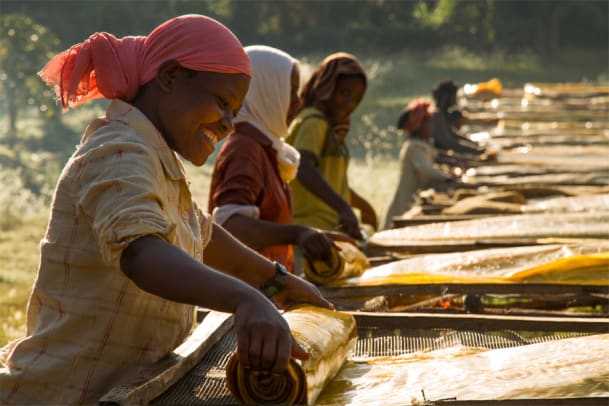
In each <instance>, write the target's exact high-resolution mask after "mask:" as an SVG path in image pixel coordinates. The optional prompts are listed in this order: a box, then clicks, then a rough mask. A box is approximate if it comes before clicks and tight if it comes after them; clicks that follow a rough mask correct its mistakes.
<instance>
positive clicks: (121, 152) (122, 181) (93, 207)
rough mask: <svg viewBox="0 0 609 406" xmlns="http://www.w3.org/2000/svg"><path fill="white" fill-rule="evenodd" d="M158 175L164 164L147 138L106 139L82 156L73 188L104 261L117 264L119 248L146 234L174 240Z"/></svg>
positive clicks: (168, 240)
mask: <svg viewBox="0 0 609 406" xmlns="http://www.w3.org/2000/svg"><path fill="white" fill-rule="evenodd" d="M162 179H164V174H163V167H162V165H161V163H160V161H159V160H158V157H157V156H156V155H155V153H154V151H153V150H152V149H150V147H147V146H146V145H145V144H138V143H135V142H131V143H125V142H122V143H107V144H103V145H101V146H98V147H96V148H94V149H92V150H91V151H89V152H88V153H87V154H86V156H85V157H84V158H83V163H82V165H81V167H80V169H79V176H78V177H77V178H76V182H77V184H76V185H75V186H76V187H75V189H74V190H75V191H76V193H77V196H76V202H77V210H79V211H80V212H81V213H83V215H84V216H85V217H86V218H87V219H88V221H89V222H90V225H91V228H92V231H93V234H94V235H95V236H96V237H97V243H98V247H99V252H100V254H101V256H102V259H103V261H104V262H106V263H108V264H109V265H112V266H115V267H120V257H121V253H122V251H123V250H124V249H125V248H126V247H127V246H128V245H129V244H130V243H131V242H132V241H134V240H136V239H138V238H140V237H143V236H146V235H156V236H158V237H160V238H162V239H164V240H166V241H167V242H169V243H171V244H174V243H175V238H176V237H175V233H176V224H175V223H172V222H170V221H169V220H168V218H169V217H168V216H167V214H166V212H165V211H166V209H167V208H166V207H165V205H166V204H167V202H165V201H164V199H163V196H164V195H165V193H164V187H166V186H165V185H164V183H163V182H161V181H160V180H162Z"/></svg>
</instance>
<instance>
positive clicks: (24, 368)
mask: <svg viewBox="0 0 609 406" xmlns="http://www.w3.org/2000/svg"><path fill="white" fill-rule="evenodd" d="M40 76H41V77H42V78H43V79H44V80H45V81H46V82H47V83H48V84H50V85H52V86H54V87H55V89H56V91H57V93H58V95H59V96H60V98H61V102H62V105H63V107H64V108H66V109H67V108H69V107H75V106H78V105H79V104H81V103H84V102H85V101H87V100H90V99H94V98H99V97H105V98H107V99H110V100H111V103H110V104H109V106H108V109H107V112H106V115H105V116H104V117H102V118H99V119H96V120H93V122H91V124H90V125H89V126H88V128H87V129H86V131H85V134H84V136H83V138H82V141H81V143H80V145H79V146H78V147H77V149H76V151H75V152H74V154H73V155H72V157H71V158H70V160H69V161H68V163H67V164H66V166H65V168H64V170H63V172H62V174H61V176H60V179H59V181H58V184H57V187H56V190H55V193H54V198H53V203H52V206H51V214H50V220H49V224H48V228H47V232H46V235H45V237H44V239H43V240H42V242H41V256H40V265H39V266H40V267H39V270H38V276H37V278H36V281H35V283H34V286H33V291H32V294H31V296H30V301H29V304H28V312H27V317H28V320H27V332H26V336H25V337H24V338H21V339H19V340H16V341H14V342H12V343H9V344H8V345H7V346H6V347H5V348H3V349H1V350H0V364H1V365H2V368H0V404H3V405H4V404H7V405H9V404H74V403H78V404H91V403H97V401H98V399H99V397H100V396H101V395H103V393H104V392H105V391H107V390H109V389H110V388H112V387H114V386H116V385H119V384H121V383H122V382H124V381H125V380H127V379H129V378H133V376H134V375H136V374H137V373H138V371H140V370H141V369H143V368H146V367H147V366H150V365H151V364H153V363H154V362H156V361H158V360H160V359H161V358H163V357H165V356H166V355H167V354H168V353H170V352H171V351H172V350H173V349H174V348H175V347H177V346H178V345H179V344H180V343H182V342H183V340H184V339H185V337H186V336H187V334H188V333H189V331H190V329H191V327H192V323H193V315H194V308H193V305H198V306H204V307H207V308H211V309H215V310H220V311H224V312H230V313H234V328H235V333H236V335H237V345H238V356H239V360H240V362H241V363H244V365H245V366H246V367H251V368H252V369H254V370H263V371H267V372H278V371H282V370H284V369H285V367H286V365H287V362H288V359H289V357H290V355H292V356H295V357H297V358H306V357H307V354H306V353H304V351H303V350H302V349H301V348H300V347H298V345H297V344H295V342H294V341H293V340H292V338H291V335H290V332H289V328H288V326H287V324H286V322H285V321H284V320H283V318H282V317H281V315H280V314H279V313H278V311H277V309H276V308H275V305H274V304H273V302H272V301H271V300H269V299H270V297H271V296H272V300H273V301H274V302H275V304H277V305H283V304H285V303H287V300H288V299H289V300H290V301H296V302H307V303H312V304H316V305H320V306H325V307H331V305H330V304H329V303H328V302H327V301H325V300H324V299H323V298H322V297H321V296H320V294H319V291H318V290H317V289H316V288H315V287H313V286H312V285H311V284H310V283H308V282H306V281H304V280H302V279H300V278H298V277H295V276H293V275H288V274H286V272H285V268H284V267H283V266H282V265H281V264H278V263H273V262H271V261H269V260H267V259H266V258H264V257H262V256H261V255H259V254H257V253H256V252H255V251H252V250H250V249H248V248H246V247H245V246H244V245H243V244H241V243H239V242H238V241H237V240H235V239H234V238H233V237H231V236H230V234H228V233H227V232H226V231H224V230H223V229H222V228H221V227H219V226H217V225H215V224H214V223H213V222H212V221H211V220H210V217H209V216H208V215H207V214H205V213H204V212H203V211H201V210H200V209H199V208H198V206H197V205H196V204H195V203H194V202H193V200H192V198H191V194H190V191H189V188H188V182H187V180H186V178H185V173H184V168H183V166H182V164H181V161H180V159H179V158H178V154H179V155H181V156H182V158H184V159H186V160H188V161H190V162H192V163H193V164H195V165H203V164H204V163H205V160H206V159H207V157H208V156H209V155H210V154H211V153H212V152H213V151H214V148H215V145H216V143H217V142H218V141H219V140H221V139H223V138H224V137H226V136H227V135H228V134H229V133H230V132H231V131H232V130H233V118H234V116H235V115H236V113H237V111H238V110H239V109H240V107H241V104H242V101H243V99H244V97H245V94H246V92H247V89H248V86H249V81H250V77H251V72H250V63H249V59H248V57H247V55H246V53H245V52H244V50H243V48H242V46H241V44H240V43H239V41H238V39H237V38H236V37H235V36H234V35H233V34H232V33H231V32H230V31H229V30H228V29H227V28H226V27H224V26H223V25H222V24H220V23H219V22H217V21H215V20H213V19H210V18H208V17H204V16H200V15H187V16H182V17H178V18H174V19H172V20H169V21H167V22H165V23H164V24H162V25H160V26H159V27H157V28H156V29H155V30H154V31H153V32H152V33H150V35H148V36H146V37H125V38H122V39H117V38H116V37H114V36H113V35H111V34H108V33H97V34H94V35H92V36H91V37H90V38H89V39H87V40H86V41H85V42H83V43H81V44H78V45H75V46H73V47H72V48H70V49H69V50H67V51H65V52H62V53H61V54H59V55H57V56H56V57H54V58H53V59H52V60H51V61H50V62H49V63H48V64H47V65H46V66H45V67H44V68H43V70H42V71H41V72H40ZM212 237H213V238H212ZM216 269H217V270H219V271H222V272H218V271H216ZM263 293H265V294H266V296H267V297H265V294H263Z"/></svg>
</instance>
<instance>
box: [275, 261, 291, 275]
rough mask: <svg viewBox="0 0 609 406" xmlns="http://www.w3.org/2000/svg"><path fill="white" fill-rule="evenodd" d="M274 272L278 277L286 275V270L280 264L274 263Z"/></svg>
mask: <svg viewBox="0 0 609 406" xmlns="http://www.w3.org/2000/svg"><path fill="white" fill-rule="evenodd" d="M275 270H276V271H277V273H278V274H280V275H287V274H288V269H287V268H286V267H285V266H284V265H283V264H281V263H279V262H275Z"/></svg>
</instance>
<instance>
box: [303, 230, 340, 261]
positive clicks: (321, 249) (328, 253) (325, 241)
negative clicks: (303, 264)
mask: <svg viewBox="0 0 609 406" xmlns="http://www.w3.org/2000/svg"><path fill="white" fill-rule="evenodd" d="M297 244H298V246H299V247H300V249H301V250H302V254H303V255H304V256H305V257H306V258H307V259H310V260H318V261H324V262H326V263H328V264H330V263H331V261H332V248H336V246H335V244H334V243H333V242H332V240H331V239H330V238H328V236H327V235H326V234H325V233H323V232H321V231H319V230H316V229H314V228H311V227H305V226H303V227H302V229H301V231H300V232H299V233H298V241H297Z"/></svg>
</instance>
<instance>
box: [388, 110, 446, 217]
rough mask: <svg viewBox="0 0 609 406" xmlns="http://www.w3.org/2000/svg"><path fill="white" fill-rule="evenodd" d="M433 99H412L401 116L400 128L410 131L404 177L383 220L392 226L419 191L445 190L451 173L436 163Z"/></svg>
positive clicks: (402, 157)
mask: <svg viewBox="0 0 609 406" xmlns="http://www.w3.org/2000/svg"><path fill="white" fill-rule="evenodd" d="M430 107H431V102H430V101H428V100H425V99H416V100H413V101H412V102H410V104H408V106H407V107H406V108H405V109H404V110H403V111H402V113H401V114H400V117H399V118H398V123H397V128H398V129H400V130H403V131H404V132H406V133H408V134H409V137H408V138H407V139H406V141H405V142H404V144H403V145H402V148H401V150H400V180H399V181H398V187H397V190H396V191H395V194H394V196H393V200H392V201H391V204H390V205H389V209H388V210H387V214H386V215H385V219H384V221H383V228H390V227H391V225H392V221H393V220H392V219H393V217H395V216H398V215H400V214H402V213H404V212H405V211H407V210H408V209H410V207H411V206H412V204H413V203H414V201H415V198H416V194H417V191H419V190H422V189H428V188H434V189H436V190H439V191H440V190H444V189H445V188H446V184H447V182H449V181H451V178H450V177H449V176H448V175H445V174H444V173H443V172H442V171H441V170H439V169H438V168H436V167H435V166H434V156H435V153H436V152H435V150H434V148H433V146H432V145H431V144H430V141H431V135H432V128H433V125H432V120H431V111H430V110H431V109H430Z"/></svg>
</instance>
